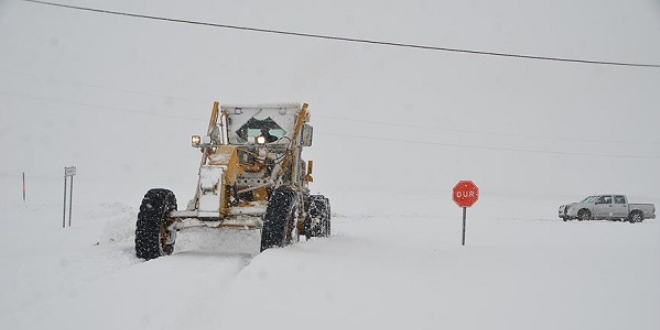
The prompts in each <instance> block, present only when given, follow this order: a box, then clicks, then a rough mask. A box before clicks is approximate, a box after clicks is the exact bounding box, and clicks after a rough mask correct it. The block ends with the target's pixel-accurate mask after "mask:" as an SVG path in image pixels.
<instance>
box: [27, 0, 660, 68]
mask: <svg viewBox="0 0 660 330" xmlns="http://www.w3.org/2000/svg"><path fill="white" fill-rule="evenodd" d="M21 1H24V2H31V3H35V4H41V5H48V6H54V7H61V8H68V9H75V10H82V11H89V12H96V13H104V14H112V15H121V16H127V17H133V18H142V19H150V20H157V21H166V22H174V23H184V24H194V25H203V26H209V27H215V28H223V29H233V30H242V31H251V32H259V33H269V34H280V35H289V36H296V37H306V38H316V39H325V40H333V41H344V42H355V43H362V44H372V45H380V46H392V47H404V48H414V49H422V50H430V51H441V52H452V53H462V54H472V55H486V56H497V57H509V58H518V59H528V60H540V61H556V62H568V63H579V64H596V65H611V66H628V67H646V68H660V64H648V63H630V62H611V61H596V60H585V59H576V58H567V57H550V56H535V55H522V54H513V53H499V52H489V51H480V50H471V49H462V48H450V47H437V46H428V45H418V44H407V43H399V42H389V41H378V40H370V39H360V38H350V37H339V36H332V35H323V34H312V33H304V32H292V31H282V30H272V29H262V28H255V27H249V26H240V25H229V24H218V23H209V22H201V21H191V20H184V19H177V18H168V17H161V16H152V15H144V14H133V13H126V12H119V11H112V10H104V9H95V8H88V7H80V6H72V5H65V4H59V3H52V2H46V1H37V0H21Z"/></svg>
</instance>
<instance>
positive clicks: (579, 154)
mask: <svg viewBox="0 0 660 330" xmlns="http://www.w3.org/2000/svg"><path fill="white" fill-rule="evenodd" d="M2 94H4V95H11V96H15V97H21V98H27V99H33V100H38V101H45V102H58V103H64V104H70V105H75V106H78V107H83V108H93V109H99V110H114V111H120V112H125V113H134V114H139V115H146V116H154V117H163V118H174V119H185V120H193V121H198V122H204V120H203V119H200V118H194V117H187V116H178V115H171V114H165V113H155V112H148V111H140V110H134V109H125V108H117V107H111V106H105V105H96V104H90V103H83V102H77V101H68V100H61V99H54V98H48V97H40V96H34V95H27V94H19V93H12V92H5V91H2V90H0V95H2ZM365 122H368V123H376V124H382V125H394V124H390V123H382V122H370V121H365ZM318 133H320V134H322V135H323V134H325V135H331V136H338V137H343V138H349V139H361V140H377V141H390V142H399V143H407V144H424V145H439V146H447V147H455V148H465V149H480V150H499V151H514V152H527V153H540V154H560V155H574V156H597V157H613V158H638V159H640V158H641V159H660V157H658V156H645V155H621V154H598V153H581V152H563V151H546V150H533V149H516V148H504V147H488V146H477V145H463V144H454V143H444V142H432V141H416V140H402V139H393V138H384V137H369V136H361V135H352V134H342V133H334V132H323V131H319V132H318ZM474 133H480V132H474ZM480 134H488V133H483V132H481V133H480ZM502 134H504V133H502ZM593 142H597V141H593ZM603 142H604V141H603Z"/></svg>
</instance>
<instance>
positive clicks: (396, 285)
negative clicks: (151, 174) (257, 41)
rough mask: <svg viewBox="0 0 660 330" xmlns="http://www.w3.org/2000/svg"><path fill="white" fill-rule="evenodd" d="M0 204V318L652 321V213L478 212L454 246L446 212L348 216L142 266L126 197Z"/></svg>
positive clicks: (456, 234)
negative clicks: (66, 204)
mask: <svg viewBox="0 0 660 330" xmlns="http://www.w3.org/2000/svg"><path fill="white" fill-rule="evenodd" d="M9 209H11V210H12V212H13V214H14V216H13V217H12V218H13V219H15V220H16V221H13V222H12V223H11V224H10V228H8V231H7V233H8V235H7V237H6V239H5V240H3V241H2V243H0V244H2V246H1V247H2V253H1V254H0V258H1V259H0V260H1V262H2V265H3V271H2V274H1V275H0V295H1V296H0V297H1V299H0V328H2V329H44V328H52V329H182V328H183V329H229V328H232V329H263V328H271V329H285V328H290V327H292V326H295V325H296V324H300V325H302V326H305V327H310V326H313V327H314V329H337V328H380V329H401V328H410V329H438V328H451V329H530V328H534V329H621V328H634V329H656V328H658V326H660V316H659V315H658V313H657V311H658V310H659V309H660V283H659V281H658V278H660V263H658V260H660V258H658V257H660V242H659V241H658V239H657V237H660V223H659V222H658V221H657V220H651V221H645V222H644V223H641V224H635V225H630V224H627V223H616V222H596V221H589V222H577V221H576V222H567V223H564V222H562V221H560V220H559V219H545V220H544V219H537V220H524V219H520V220H515V219H514V220H511V219H499V218H496V219H493V218H484V217H477V216H474V217H473V219H472V218H471V219H470V220H469V222H468V237H467V245H466V246H464V247H462V246H460V231H461V224H460V221H457V217H455V218H452V217H446V216H445V217H443V216H438V217H432V216H428V215H425V214H424V213H421V214H419V215H416V216H410V217H404V216H401V215H387V214H382V213H380V212H377V211H374V212H373V214H372V215H364V214H357V213H350V212H349V214H341V213H339V214H337V215H336V217H335V219H334V222H333V229H334V235H333V237H331V238H330V239H312V240H310V241H306V242H300V243H299V244H296V245H293V246H290V247H287V248H284V249H272V250H268V251H266V252H264V253H261V254H258V255H255V254H254V250H250V248H248V247H251V245H249V244H247V242H249V241H250V237H248V236H249V235H243V234H241V235H238V236H236V237H234V239H236V241H234V242H232V241H229V240H228V236H222V235H226V234H218V233H217V232H214V231H210V232H209V231H200V232H194V231H193V232H190V233H188V232H184V233H181V234H180V235H179V239H178V241H177V247H176V250H175V253H174V254H173V255H172V256H169V257H164V258H159V259H156V260H152V261H149V262H142V261H140V260H138V259H137V258H135V257H134V256H133V244H132V237H131V235H132V234H131V231H132V230H133V227H132V226H133V222H134V216H135V213H134V210H132V209H131V208H130V207H126V206H122V205H120V204H110V205H102V206H100V207H96V208H90V210H88V211H87V212H83V213H84V215H85V217H82V216H81V217H82V219H80V220H79V221H78V225H77V226H76V225H75V223H74V227H73V228H67V229H62V228H61V223H58V221H57V220H55V221H53V220H54V218H53V217H52V216H48V212H49V210H50V211H52V210H53V209H54V208H53V209H50V208H49V207H46V206H44V207H35V206H16V205H11V206H9ZM475 213H476V212H475ZM457 214H458V212H457ZM49 218H50V219H49ZM46 219H49V220H48V222H50V224H46V223H45V222H46V221H47V220H46ZM40 221H41V223H40ZM412 224H414V225H412ZM218 235H221V236H218ZM217 239H221V240H222V241H224V242H225V243H224V244H226V246H222V244H220V245H219V244H218V241H217ZM227 244H228V245H227ZM241 244H244V245H245V246H243V248H244V249H245V251H243V252H242V253H241V252H238V251H227V250H229V247H230V246H233V247H236V246H237V245H241Z"/></svg>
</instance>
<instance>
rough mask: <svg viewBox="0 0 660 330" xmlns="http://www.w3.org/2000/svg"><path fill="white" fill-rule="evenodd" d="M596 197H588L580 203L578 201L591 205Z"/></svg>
mask: <svg viewBox="0 0 660 330" xmlns="http://www.w3.org/2000/svg"><path fill="white" fill-rule="evenodd" d="M596 197H598V196H589V197H587V198H585V199H583V200H582V201H580V203H586V204H588V203H593V202H594V201H595V200H596Z"/></svg>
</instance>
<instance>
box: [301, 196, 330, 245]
mask: <svg viewBox="0 0 660 330" xmlns="http://www.w3.org/2000/svg"><path fill="white" fill-rule="evenodd" d="M307 207H308V208H307V217H306V218H305V237H306V238H307V239H310V238H312V237H330V234H331V225H330V216H331V212H330V200H329V199H327V198H326V197H325V196H322V195H312V196H309V198H308V199H307Z"/></svg>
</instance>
